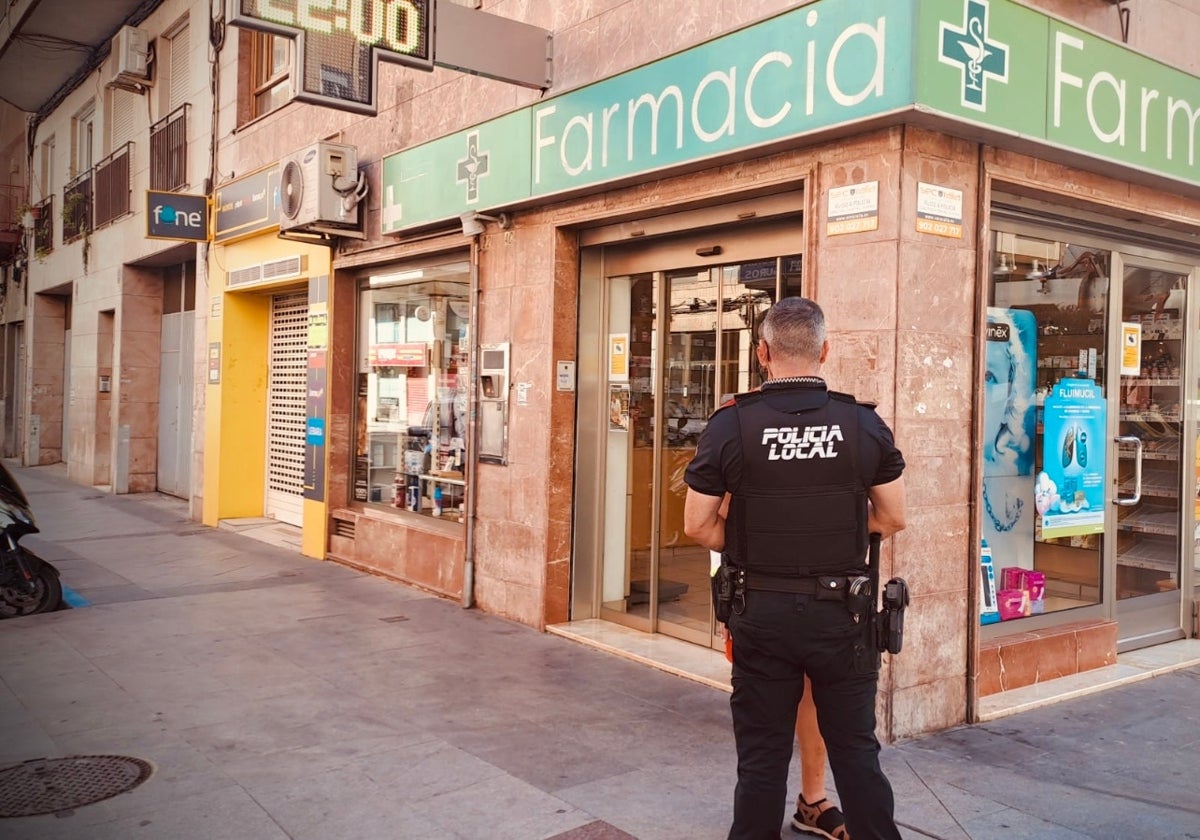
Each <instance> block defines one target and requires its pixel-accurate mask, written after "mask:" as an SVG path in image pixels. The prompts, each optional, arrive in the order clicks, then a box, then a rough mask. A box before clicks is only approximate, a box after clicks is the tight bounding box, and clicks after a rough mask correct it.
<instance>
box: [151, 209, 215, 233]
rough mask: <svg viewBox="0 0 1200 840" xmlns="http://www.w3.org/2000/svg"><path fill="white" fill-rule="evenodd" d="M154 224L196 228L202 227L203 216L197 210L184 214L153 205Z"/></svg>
mask: <svg viewBox="0 0 1200 840" xmlns="http://www.w3.org/2000/svg"><path fill="white" fill-rule="evenodd" d="M154 224H156V225H161V224H168V225H174V226H175V227H193V228H198V227H202V226H203V225H204V214H203V213H201V212H200V211H199V210H194V211H192V212H191V213H185V212H184V211H182V210H176V209H175V208H174V207H170V206H166V207H164V206H163V205H161V204H156V205H154Z"/></svg>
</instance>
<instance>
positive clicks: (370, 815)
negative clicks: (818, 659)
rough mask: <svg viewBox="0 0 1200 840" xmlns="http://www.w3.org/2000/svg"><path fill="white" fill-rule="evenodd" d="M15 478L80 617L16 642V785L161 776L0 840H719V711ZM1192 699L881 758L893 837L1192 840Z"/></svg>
mask: <svg viewBox="0 0 1200 840" xmlns="http://www.w3.org/2000/svg"><path fill="white" fill-rule="evenodd" d="M14 472H15V474H16V475H17V478H18V480H19V481H20V482H21V483H22V485H23V486H24V488H25V490H26V492H27V493H28V495H29V496H30V499H31V502H32V504H33V508H34V512H35V514H36V516H37V518H38V522H39V525H40V526H41V528H42V533H41V534H40V535H35V536H33V537H29V538H27V539H28V540H29V542H30V546H31V547H32V548H34V549H35V550H37V551H38V552H39V553H40V554H42V555H43V556H44V557H46V559H48V560H50V561H52V562H54V563H55V564H56V565H57V566H58V568H59V569H60V570H61V572H62V577H63V581H64V582H65V583H66V584H67V586H69V587H70V588H71V589H73V590H74V591H75V592H76V593H78V594H79V595H80V596H82V598H83V599H85V600H86V601H88V602H90V605H88V606H86V607H82V608H77V609H72V610H65V611H61V612H57V613H52V614H49V615H41V616H30V617H27V618H21V619H14V620H10V621H5V622H0V767H8V766H10V765H15V764H18V763H21V762H25V761H27V760H30V759H39V758H55V757H64V756H80V755H88V756H92V755H117V756H132V757H135V758H139V759H144V760H146V761H148V762H150V763H151V765H152V766H153V773H152V775H151V776H150V777H149V779H148V780H147V781H146V782H145V783H144V784H142V785H140V786H138V787H136V788H134V789H133V790H130V791H128V792H126V793H122V794H119V795H117V796H115V797H113V798H110V799H107V800H104V801H102V802H97V803H95V804H91V805H86V806H82V807H77V808H75V809H73V810H69V811H61V812H60V813H58V814H52V815H46V816H36V817H19V818H7V819H0V837H4V838H13V840H17V838H31V839H32V838H37V839H38V840H65V839H66V838H70V840H82V839H83V838H87V840H108V839H109V838H111V840H129V838H155V840H193V838H194V840H221V838H229V839H230V840H276V838H279V839H280V840H282V838H293V840H310V838H311V840H339V838H348V839H352V840H377V838H378V840H404V838H422V840H430V838H446V840H456V839H457V838H462V839H463V840H477V838H488V840H505V838H511V839H512V840H538V838H555V840H617V839H618V838H629V837H634V838H639V840H668V838H670V839H671V840H673V839H674V838H679V840H685V838H686V840H708V839H709V838H711V840H717V838H722V837H724V836H725V833H726V831H727V829H728V824H729V819H730V814H731V801H732V792H733V785H734V781H735V773H736V762H735V757H734V750H733V739H732V736H731V733H730V723H729V697H728V695H727V694H726V693H724V692H722V691H719V690H716V689H713V688H709V687H707V686H704V685H701V684H698V683H694V682H691V681H688V680H685V679H683V678H680V677H677V676H673V675H670V674H666V673H663V672H661V671H657V670H654V669H652V668H649V667H646V666H644V665H640V664H637V663H634V662H630V661H627V660H624V659H621V658H618V657H616V656H613V655H611V654H607V653H604V652H601V651H597V650H593V649H591V648H588V647H584V646H582V645H580V644H578V643H575V642H572V641H569V640H566V639H563V638H560V637H557V636H552V635H548V634H543V633H539V632H536V631H534V630H531V629H529V628H527V627H524V626H521V625H517V624H513V623H511V622H508V621H505V620H503V619H500V618H496V617H494V616H490V615H485V614H482V613H480V612H477V611H467V610H463V609H462V608H461V607H460V606H459V605H458V604H457V603H452V602H448V601H445V600H442V599H439V598H436V597H433V596H430V595H428V594H426V593H423V592H420V591H417V590H415V589H412V588H409V587H406V586H404V585H402V584H398V583H395V582H392V581H387V580H383V579H381V578H378V577H373V576H371V575H366V574H362V573H359V572H357V571H354V570H351V569H349V568H346V567H343V566H339V565H337V564H333V563H321V562H316V561H313V560H310V559H308V558H305V557H302V556H300V555H299V554H298V553H296V552H295V551H294V550H289V549H286V548H279V547H275V546H271V545H267V544H264V543H262V542H259V541H256V540H254V539H251V538H248V537H246V536H244V535H241V534H237V533H231V532H228V531H224V530H219V529H211V528H205V527H203V526H200V525H198V524H197V523H195V522H192V521H190V520H188V519H187V516H186V506H185V504H184V503H183V502H182V501H179V500H176V499H172V498H170V497H167V496H161V495H158V494H143V495H133V496H111V495H108V494H104V493H100V492H97V491H95V490H94V489H92V488H89V487H81V486H79V485H75V484H72V483H70V482H69V481H67V480H66V478H65V475H64V474H63V472H62V470H61V469H55V468H52V467H49V468H48V467H39V468H30V469H20V468H16V469H14ZM1198 690H1200V669H1196V668H1193V669H1185V670H1181V671H1177V672H1174V673H1172V674H1168V675H1165V676H1160V677H1156V678H1153V679H1149V680H1145V681H1143V682H1139V683H1136V684H1133V685H1129V686H1125V687H1122V688H1117V689H1113V690H1111V691H1108V692H1105V693H1102V694H1098V695H1091V696H1088V697H1083V698H1078V699H1075V700H1071V701H1066V702H1063V703H1060V704H1057V705H1054V706H1050V707H1046V708H1042V709H1036V710H1033V711H1029V712H1024V713H1021V714H1018V715H1014V716H1012V717H1009V718H1005V719H1002V720H999V721H995V722H993V723H989V724H984V725H979V726H974V727H962V728H958V729H955V730H951V731H948V732H944V733H940V734H937V735H933V736H929V737H925V738H921V739H918V740H913V741H908V742H905V743H902V744H899V745H895V746H888V747H885V748H884V750H883V763H884V767H885V769H886V771H887V772H888V775H889V776H890V778H891V780H892V784H893V786H894V788H895V790H896V802H897V816H898V819H899V821H900V823H901V827H902V830H903V832H904V835H905V836H906V837H909V838H922V837H936V838H975V840H988V839H990V838H1053V839H1054V840H1058V839H1059V838H1061V839H1062V840H1067V838H1086V837H1090V838H1149V837H1154V838H1200V794H1198V793H1197V787H1196V775H1197V767H1198V764H1197V761H1196V753H1197V747H1198V743H1200V704H1198V703H1197V702H1196V700H1195V698H1196V696H1197V691H1198ZM0 779H2V777H0ZM790 790H791V791H792V794H793V795H794V794H795V792H796V790H797V780H796V772H795V770H794V769H793V772H792V779H791V785H790ZM5 798H6V797H5V793H4V785H3V783H2V781H0V804H3V803H4V801H5ZM9 798H10V799H11V796H10V797H9ZM9 805H10V807H11V802H10V803H9ZM782 835H783V836H784V837H797V838H799V837H803V836H805V835H796V834H793V833H792V832H791V831H790V829H788V828H783V829H782Z"/></svg>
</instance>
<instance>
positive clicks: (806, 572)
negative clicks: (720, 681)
mask: <svg viewBox="0 0 1200 840" xmlns="http://www.w3.org/2000/svg"><path fill="white" fill-rule="evenodd" d="M903 470H904V458H903V456H902V455H901V454H900V451H899V450H898V449H896V446H895V442H894V440H893V438H892V433H891V430H890V429H888V427H887V425H886V424H885V423H884V422H883V420H881V419H880V418H879V416H878V415H877V414H875V412H874V410H873V408H871V407H870V406H863V405H859V404H856V403H855V402H854V400H853V398H851V397H848V396H846V395H842V394H835V393H833V392H830V391H828V390H827V389H826V387H825V383H824V381H823V380H821V379H820V378H818V377H798V378H795V379H791V380H787V379H784V380H774V381H771V382H768V383H767V384H766V385H764V386H763V389H762V390H761V391H759V392H756V393H753V394H742V395H739V396H738V398H737V407H736V408H734V407H725V408H721V409H720V410H718V411H717V413H716V414H714V415H713V416H712V417H711V418H710V420H709V423H708V427H707V428H706V429H705V431H704V434H702V435H701V437H700V441H699V443H698V446H697V450H696V457H695V458H694V459H693V461H692V462H691V463H690V464H689V465H688V468H687V472H686V476H685V480H686V481H687V484H688V486H689V487H690V488H691V489H693V490H695V491H696V492H698V493H703V494H705V495H710V496H721V495H724V494H725V493H726V492H729V493H731V494H732V496H733V498H732V502H731V504H730V509H729V514H728V518H727V521H726V525H725V551H726V553H727V554H729V555H730V556H731V558H732V559H733V561H734V562H735V563H736V564H738V565H740V566H742V567H743V568H744V569H745V570H746V584H747V590H748V591H747V592H746V595H745V605H744V609H743V610H742V611H741V612H737V611H736V610H735V612H734V614H733V616H731V618H730V620H729V628H730V632H731V633H732V634H733V640H734V641H733V644H734V656H733V696H732V698H731V700H730V708H731V710H732V715H733V726H734V735H735V738H736V741H737V751H738V783H737V789H736V791H735V794H734V816H733V827H732V828H731V829H730V832H729V838H730V840H765V838H771V840H776V838H778V837H779V827H780V823H781V822H782V818H783V816H784V808H785V806H786V804H787V778H788V767H789V765H790V762H791V758H792V747H793V737H794V735H793V733H794V731H795V727H796V707H797V705H798V704H799V702H800V698H801V696H802V694H803V691H804V675H805V674H808V677H809V679H810V681H811V683H812V687H813V699H814V700H815V701H816V705H817V719H818V721H819V723H820V728H821V734H822V736H823V738H824V740H825V746H826V749H827V750H828V752H829V763H830V767H831V768H832V769H833V774H834V781H835V783H836V785H837V791H838V797H839V798H840V799H841V803H842V809H843V810H844V811H845V814H846V827H847V829H848V830H849V832H850V836H852V837H854V838H855V840H869V838H899V837H900V834H899V832H898V830H897V829H896V825H895V822H894V819H893V813H894V800H893V797H892V789H891V785H890V784H889V783H888V780H887V777H886V776H884V774H883V770H882V769H881V767H880V764H879V741H878V739H877V738H876V736H875V695H876V691H877V688H878V679H879V657H878V653H877V651H876V649H875V645H874V640H872V639H870V638H869V637H868V631H867V628H866V623H865V622H862V623H855V621H854V619H853V618H852V617H851V615H850V612H849V610H848V609H847V607H846V602H845V598H844V592H845V587H846V578H847V577H850V576H854V575H857V574H860V573H863V572H864V571H865V559H866V551H867V533H866V527H867V504H866V499H867V496H866V493H867V489H868V488H869V487H871V486H874V485H878V484H886V483H888V482H891V481H894V480H896V479H897V478H899V477H900V475H901V473H902V472H903Z"/></svg>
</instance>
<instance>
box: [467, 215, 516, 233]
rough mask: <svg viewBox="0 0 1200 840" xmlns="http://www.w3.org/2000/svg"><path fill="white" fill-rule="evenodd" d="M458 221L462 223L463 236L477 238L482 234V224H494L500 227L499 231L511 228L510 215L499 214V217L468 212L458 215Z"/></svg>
mask: <svg viewBox="0 0 1200 840" xmlns="http://www.w3.org/2000/svg"><path fill="white" fill-rule="evenodd" d="M458 220H459V221H460V222H462V232H463V236H478V235H479V234H481V233H483V223H484V222H495V223H496V224H498V225H500V230H508V229H509V228H510V227H512V214H511V213H501V214H500V215H499V216H489V215H487V214H486V213H476V212H475V211H473V210H472V211H470V212H467V213H461V214H459V217H458Z"/></svg>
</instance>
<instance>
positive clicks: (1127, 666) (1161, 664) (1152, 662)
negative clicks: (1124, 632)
mask: <svg viewBox="0 0 1200 840" xmlns="http://www.w3.org/2000/svg"><path fill="white" fill-rule="evenodd" d="M1197 664H1200V639H1180V640H1179V641H1175V642H1168V643H1166V644H1163V645H1155V646H1154V647H1148V648H1144V649H1142V650H1134V651H1130V652H1129V653H1122V654H1119V655H1118V656H1117V661H1116V664H1115V665H1106V666H1104V667H1103V668H1096V669H1094V670H1091V671H1083V672H1081V673H1078V674H1074V675H1072V676H1069V677H1061V678H1060V679H1056V680H1049V681H1047V682H1039V683H1034V684H1033V685H1027V686H1025V687H1024V688H1015V689H1012V690H1011V691H1002V692H1000V693H999V694H993V695H991V696H989V697H981V698H980V700H979V708H978V710H977V714H976V719H977V720H979V721H987V720H995V719H996V718H1001V717H1005V716H1007V715H1011V714H1016V713H1017V712H1024V711H1028V710H1029V709H1035V708H1037V707H1039V706H1048V705H1050V704H1051V703H1058V702H1061V701H1063V700H1068V699H1070V698H1072V697H1082V696H1084V695H1086V694H1094V693H1096V692H1098V691H1106V690H1107V689H1110V688H1115V687H1116V686H1119V685H1125V684H1128V683H1132V682H1137V681H1139V680H1144V679H1149V678H1150V677H1156V676H1158V675H1160V674H1165V673H1168V672H1170V671H1175V670H1178V669H1180V668H1190V667H1192V666H1194V665H1197Z"/></svg>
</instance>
